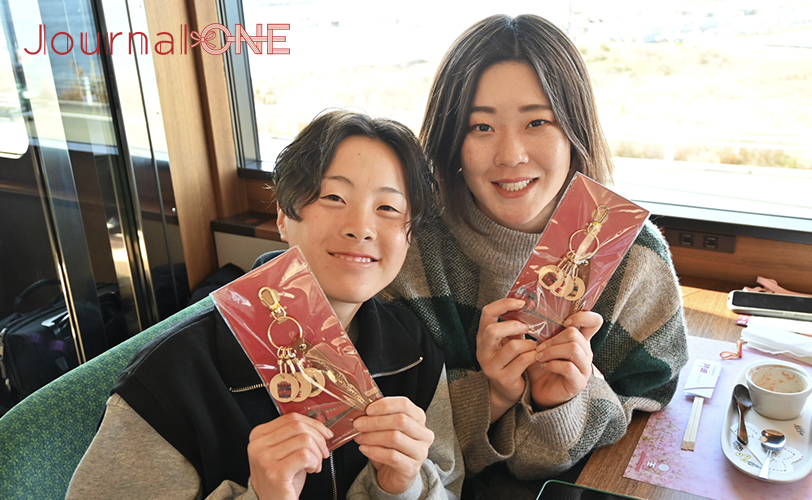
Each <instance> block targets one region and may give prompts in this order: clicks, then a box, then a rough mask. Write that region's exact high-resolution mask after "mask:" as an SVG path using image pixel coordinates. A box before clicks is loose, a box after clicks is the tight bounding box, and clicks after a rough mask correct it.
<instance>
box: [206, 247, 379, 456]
mask: <svg viewBox="0 0 812 500" xmlns="http://www.w3.org/2000/svg"><path fill="white" fill-rule="evenodd" d="M211 295H212V298H213V299H214V303H215V305H216V306H217V309H218V310H219V311H220V314H221V315H222V316H223V318H224V319H225V321H226V324H227V325H228V326H229V328H230V329H231V331H232V333H234V336H235V337H236V338H237V340H238V341H239V343H240V345H241V346H242V348H243V350H244V351H245V353H246V354H247V355H248V357H249V358H250V359H251V362H252V363H253V365H254V368H256V370H257V373H259V376H260V377H261V378H262V381H263V383H264V384H265V387H266V388H267V389H268V392H269V393H270V395H271V398H272V399H273V402H274V404H275V405H276V408H277V409H278V410H279V413H280V414H283V415H284V414H286V413H290V412H297V413H301V414H303V415H307V416H310V417H312V418H315V419H317V420H319V421H321V422H322V423H324V424H325V425H327V427H329V428H330V429H331V430H332V431H333V433H334V436H333V438H332V439H329V440H327V446H328V448H329V449H330V451H332V450H334V449H336V448H338V447H339V446H341V445H342V444H344V443H346V442H347V441H349V440H350V439H352V438H353V437H355V436H356V435H357V434H358V432H356V431H355V429H353V426H352V421H353V420H354V419H355V418H357V417H359V416H361V415H364V414H365V413H366V407H367V405H368V404H369V403H371V402H372V401H374V400H376V399H378V398H381V397H383V395H382V394H381V392H380V390H379V389H378V386H377V385H376V384H375V381H374V380H372V377H371V376H370V374H369V371H368V370H367V368H366V366H365V365H364V362H363V361H362V360H361V358H360V356H359V355H358V352H357V351H356V350H355V346H354V345H353V343H352V341H351V340H350V338H349V336H347V333H346V332H345V331H344V329H343V328H342V327H341V323H340V322H339V320H338V317H337V316H336V314H335V312H334V311H333V308H332V307H331V306H330V302H329V301H328V300H327V297H326V296H325V295H324V292H323V291H322V289H321V287H320V286H319V284H318V282H317V281H316V277H315V276H314V275H313V272H312V271H311V270H310V267H309V266H308V265H307V262H306V261H305V258H304V255H303V254H302V252H301V250H300V249H299V247H296V246H294V247H292V248H291V249H290V250H288V251H286V252H285V253H283V254H281V255H279V256H278V257H276V258H274V259H273V260H271V261H269V262H267V263H265V264H263V265H262V266H260V267H258V268H256V269H254V270H253V271H251V272H249V273H248V274H245V275H244V276H242V277H240V278H238V279H236V280H234V281H232V282H231V283H229V284H228V285H225V286H223V287H222V288H220V289H218V290H216V291H215V292H212V294H211Z"/></svg>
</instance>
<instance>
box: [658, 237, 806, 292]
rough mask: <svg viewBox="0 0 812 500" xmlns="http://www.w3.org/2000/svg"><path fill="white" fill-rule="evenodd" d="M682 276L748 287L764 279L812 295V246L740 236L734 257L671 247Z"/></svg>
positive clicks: (732, 255)
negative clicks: (712, 279) (769, 279)
mask: <svg viewBox="0 0 812 500" xmlns="http://www.w3.org/2000/svg"><path fill="white" fill-rule="evenodd" d="M671 252H672V254H673V258H674V267H675V268H676V270H677V273H678V274H679V275H680V276H702V277H706V278H714V279H719V280H727V281H732V282H736V283H744V284H745V285H748V286H753V285H755V284H756V278H757V277H758V276H763V277H765V278H772V279H774V280H776V281H778V284H779V285H781V286H782V287H784V288H786V289H788V290H793V291H796V292H803V293H812V245H805V244H803V243H792V242H786V241H774V240H767V239H762V238H751V237H747V236H738V237H737V238H736V251H735V252H734V253H733V254H729V253H722V252H712V251H708V250H697V249H691V248H679V247H671Z"/></svg>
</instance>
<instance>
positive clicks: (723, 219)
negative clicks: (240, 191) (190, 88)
mask: <svg viewBox="0 0 812 500" xmlns="http://www.w3.org/2000/svg"><path fill="white" fill-rule="evenodd" d="M217 4H218V11H219V14H220V19H221V22H222V23H223V24H224V25H225V26H228V27H231V26H234V25H235V24H237V23H239V24H241V25H244V17H243V5H242V0H217ZM291 28H292V29H293V26H291ZM224 57H225V60H224V62H225V68H226V78H227V83H228V88H229V102H230V107H231V111H232V113H231V117H232V124H233V131H234V141H235V147H236V150H237V151H236V154H237V159H238V163H237V165H238V168H237V175H238V177H240V178H246V179H259V180H268V181H270V180H271V179H272V178H273V174H272V170H273V164H274V163H275V162H274V161H273V160H263V159H262V158H261V157H260V153H259V137H258V134H257V126H256V123H257V121H256V108H255V106H254V99H253V95H254V94H253V85H252V82H251V70H250V65H249V61H248V54H247V51H242V53H241V54H235V53H234V51H231V50H229V51H226V52H225V53H224ZM263 167H264V168H263ZM633 201H635V202H637V203H640V204H641V205H642V206H643V207H644V208H646V209H648V210H650V212H651V220H652V221H653V222H655V224H657V226H659V227H661V228H663V229H665V228H673V229H691V230H695V231H706V232H713V233H721V234H729V235H734V236H750V237H754V238H763V239H769V240H776V241H786V242H795V243H805V244H812V231H810V230H809V229H808V228H810V227H812V220H810V219H807V218H802V217H788V216H779V215H768V214H758V213H747V212H740V211H734V210H722V209H716V208H707V207H694V206H687V205H676V204H666V203H657V202H648V201H638V200H634V199H633Z"/></svg>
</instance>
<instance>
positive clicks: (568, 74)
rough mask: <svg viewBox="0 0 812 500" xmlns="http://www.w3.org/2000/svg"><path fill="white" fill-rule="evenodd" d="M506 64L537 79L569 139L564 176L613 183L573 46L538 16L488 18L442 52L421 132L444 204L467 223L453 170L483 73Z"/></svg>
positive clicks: (459, 182)
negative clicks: (521, 66) (518, 65)
mask: <svg viewBox="0 0 812 500" xmlns="http://www.w3.org/2000/svg"><path fill="white" fill-rule="evenodd" d="M505 61H518V62H525V63H527V64H529V65H530V66H531V67H532V68H533V69H534V70H535V71H536V73H537V74H538V77H539V81H540V83H541V88H542V89H543V90H544V93H545V94H546V95H547V98H548V99H549V100H550V104H551V105H552V108H553V113H554V114H555V118H556V121H557V122H558V124H559V126H560V127H561V129H562V130H563V132H564V134H565V135H566V136H567V138H568V139H569V141H570V145H571V148H570V176H573V175H575V172H576V171H577V172H582V173H584V174H586V175H587V176H589V177H591V178H593V179H595V180H596V181H598V182H600V183H602V184H607V185H608V184H611V181H612V170H613V167H612V157H611V153H610V152H609V146H608V144H607V143H606V138H605V137H604V135H603V130H602V129H601V126H600V122H599V120H598V114H597V109H596V105H595V98H594V95H593V92H592V86H591V84H590V81H589V75H588V73H587V70H586V65H585V64H584V61H583V58H582V57H581V54H580V53H579V52H578V49H577V47H575V45H574V44H573V43H572V41H571V40H570V39H569V38H568V37H567V35H566V34H564V32H563V31H561V30H560V29H558V28H557V27H556V26H554V25H553V24H552V23H550V22H549V21H547V20H546V19H544V18H541V17H538V16H535V15H530V14H526V15H521V16H517V17H509V16H505V15H497V16H491V17H488V18H486V19H483V20H482V21H479V22H478V23H476V24H474V25H473V26H471V27H470V28H468V29H467V30H466V31H465V32H464V33H463V34H462V35H460V37H459V38H457V40H456V41H455V42H454V43H453V44H452V45H451V48H449V50H448V52H447V53H446V55H445V57H444V58H443V60H442V61H441V63H440V67H439V68H438V69H437V74H436V75H435V77H434V83H433V85H432V88H431V93H430V94H429V100H428V104H427V106H426V116H425V119H424V120H423V127H422V128H421V130H420V139H421V141H422V143H423V147H424V149H425V151H426V155H427V156H428V159H429V164H430V166H431V168H432V169H433V171H434V175H435V178H436V179H437V182H438V184H439V189H440V196H441V199H442V204H443V207H444V208H445V209H447V210H449V211H450V212H451V214H452V215H454V216H456V217H458V218H461V219H462V220H464V221H465V222H466V223H468V224H470V221H469V220H468V217H467V216H466V215H465V213H464V211H463V210H464V209H463V207H464V206H465V205H464V197H465V196H466V194H467V188H466V185H465V181H464V179H463V177H462V174H461V172H460V168H461V167H462V164H461V151H462V143H463V141H464V140H465V136H466V134H467V131H468V115H469V114H470V109H471V103H472V102H473V99H474V95H475V94H476V88H477V83H478V82H479V78H480V76H481V75H482V73H483V72H484V71H485V70H486V69H488V68H489V67H491V66H493V65H494V64H497V63H500V62H505ZM566 184H568V182H567V183H565V186H566ZM563 190H564V188H562V190H561V192H559V196H560V194H561V193H563Z"/></svg>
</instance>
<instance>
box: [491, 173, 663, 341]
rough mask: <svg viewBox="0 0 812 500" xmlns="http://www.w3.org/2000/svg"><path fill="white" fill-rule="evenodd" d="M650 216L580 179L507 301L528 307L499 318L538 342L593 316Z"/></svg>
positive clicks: (574, 181)
mask: <svg viewBox="0 0 812 500" xmlns="http://www.w3.org/2000/svg"><path fill="white" fill-rule="evenodd" d="M648 215H649V212H648V210H645V209H644V208H642V207H640V206H638V205H635V204H634V203H632V202H630V201H629V200H627V199H625V198H623V197H621V196H619V195H618V194H616V193H614V192H612V191H610V190H609V189H607V188H606V187H604V186H603V185H601V184H599V183H597V182H595V181H594V180H592V179H590V178H589V177H587V176H585V175H583V174H581V173H576V174H575V177H573V179H572V182H571V183H570V185H569V186H568V187H567V191H566V192H565V193H564V196H563V197H562V198H561V201H560V202H559V204H558V207H556V209H555V212H554V213H553V215H552V217H551V218H550V222H548V223H547V227H545V228H544V232H543V233H542V235H541V238H540V239H539V242H538V243H537V244H536V247H535V248H534V249H533V253H532V254H531V255H530V257H529V258H528V260H527V263H526V264H525V265H524V268H523V269H522V271H521V273H520V274H519V277H518V278H517V279H516V283H514V285H513V287H512V288H511V290H510V292H509V293H508V297H514V298H520V299H523V300H524V301H525V304H526V305H525V307H524V308H522V309H521V310H519V311H511V312H509V313H507V314H503V315H502V316H501V318H502V319H504V320H508V319H517V320H519V321H522V322H524V323H526V324H527V325H528V326H529V327H530V331H529V334H530V335H532V336H533V337H536V338H537V339H538V341H539V342H541V341H543V340H546V339H548V338H550V337H552V336H553V335H555V334H557V333H559V332H560V331H561V330H563V329H564V325H563V324H562V323H563V321H564V320H565V319H566V318H567V317H569V316H570V315H571V314H573V313H576V312H578V311H581V310H589V309H591V308H592V307H593V306H594V305H595V302H596V301H597V300H598V297H599V296H600V294H601V292H602V291H603V289H604V287H606V283H607V282H608V281H609V278H610V277H611V276H612V274H613V273H614V272H615V269H617V266H618V265H619V264H620V261H621V260H622V259H623V256H624V255H626V252H627V251H628V250H629V247H631V245H632V243H633V242H634V239H635V238H636V237H637V235H638V233H639V232H640V230H641V229H642V227H643V224H644V223H645V221H646V219H647V218H648Z"/></svg>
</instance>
